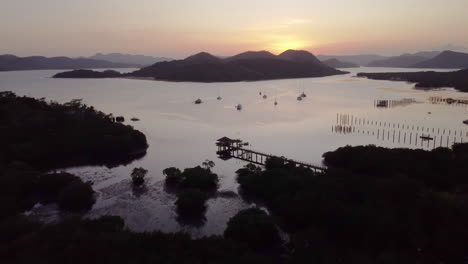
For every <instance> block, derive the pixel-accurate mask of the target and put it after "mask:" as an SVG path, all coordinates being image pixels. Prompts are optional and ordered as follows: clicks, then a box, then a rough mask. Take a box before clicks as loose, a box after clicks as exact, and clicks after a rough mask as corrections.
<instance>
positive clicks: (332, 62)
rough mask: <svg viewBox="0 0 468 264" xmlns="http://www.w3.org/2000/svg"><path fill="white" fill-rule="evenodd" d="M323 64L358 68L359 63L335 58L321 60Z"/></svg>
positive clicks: (334, 66) (333, 66)
mask: <svg viewBox="0 0 468 264" xmlns="http://www.w3.org/2000/svg"><path fill="white" fill-rule="evenodd" d="M322 62H323V63H324V64H326V65H328V66H330V67H332V68H338V69H339V68H359V65H357V64H354V63H351V62H344V61H340V60H337V59H328V60H325V61H322Z"/></svg>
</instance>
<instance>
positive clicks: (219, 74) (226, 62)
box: [57, 50, 346, 82]
mask: <svg viewBox="0 0 468 264" xmlns="http://www.w3.org/2000/svg"><path fill="white" fill-rule="evenodd" d="M271 55H273V54H271ZM271 55H268V54H267V53H265V52H247V53H241V54H239V55H236V56H233V57H234V59H233V57H230V58H227V59H221V58H218V57H215V56H213V55H211V54H209V53H206V52H201V53H198V54H195V55H193V56H190V57H188V58H186V59H184V60H176V61H170V62H167V61H165V62H158V63H155V64H154V65H151V66H149V67H145V68H142V69H140V70H137V71H135V72H132V73H128V74H122V75H121V76H123V77H145V78H148V77H149V78H154V79H156V80H165V81H187V82H239V81H258V80H272V79H287V78H307V77H322V76H329V75H336V74H345V73H346V72H343V71H339V70H336V69H333V68H331V67H329V66H327V65H325V64H323V63H321V62H320V61H318V60H317V58H315V56H314V55H312V54H311V53H309V52H306V51H292V50H291V51H287V52H285V53H283V54H281V55H279V56H275V55H273V56H271ZM82 73H83V72H78V71H73V72H70V73H67V76H80V75H81V74H82ZM94 75H95V73H89V72H87V73H86V75H85V76H81V77H80V78H94V77H93V76H94ZM57 77H60V76H57Z"/></svg>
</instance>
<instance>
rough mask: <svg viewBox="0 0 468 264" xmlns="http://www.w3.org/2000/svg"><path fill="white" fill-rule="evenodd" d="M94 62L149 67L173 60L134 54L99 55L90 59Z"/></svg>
mask: <svg viewBox="0 0 468 264" xmlns="http://www.w3.org/2000/svg"><path fill="white" fill-rule="evenodd" d="M89 59H94V60H105V61H110V62H116V63H125V64H134V65H140V66H149V65H152V64H155V63H156V62H161V61H171V60H172V59H169V58H164V57H152V56H145V55H132V54H121V53H109V54H102V53H97V54H96V55H94V56H91V57H89Z"/></svg>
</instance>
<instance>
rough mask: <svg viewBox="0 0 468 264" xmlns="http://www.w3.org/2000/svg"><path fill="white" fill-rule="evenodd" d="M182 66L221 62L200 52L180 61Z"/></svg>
mask: <svg viewBox="0 0 468 264" xmlns="http://www.w3.org/2000/svg"><path fill="white" fill-rule="evenodd" d="M182 62H183V63H184V64H203V63H214V64H219V63H222V60H221V59H220V58H218V57H215V56H213V55H211V54H209V53H207V52H200V53H197V54H195V55H192V56H189V57H187V58H186V59H185V60H182Z"/></svg>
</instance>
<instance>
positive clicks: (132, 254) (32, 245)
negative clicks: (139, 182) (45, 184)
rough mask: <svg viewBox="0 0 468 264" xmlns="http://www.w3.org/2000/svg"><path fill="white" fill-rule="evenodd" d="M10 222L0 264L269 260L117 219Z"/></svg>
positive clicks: (206, 240) (225, 245) (219, 241)
mask: <svg viewBox="0 0 468 264" xmlns="http://www.w3.org/2000/svg"><path fill="white" fill-rule="evenodd" d="M9 223H10V224H9V225H8V226H9V229H8V230H6V231H7V232H8V237H5V236H0V240H1V241H5V240H8V241H9V243H8V244H4V243H0V259H1V260H2V263H38V264H43V263H44V264H45V263H47V264H55V263H57V264H58V263H60V264H62V263H69V264H74V263H76V264H81V263H90V264H93V263H96V264H97V263H115V264H118V263H128V264H132V263H140V264H146V263H148V264H149V263H168V264H169V263H171V264H172V263H181V264H184V263H185V264H193V263H230V264H237V263H246V264H247V263H252V264H253V263H255V264H257V263H271V261H269V260H268V259H266V258H265V257H261V256H259V255H256V254H255V253H253V252H252V251H250V250H249V249H247V248H245V247H242V246H239V245H237V244H236V243H232V242H230V241H227V240H224V239H222V238H219V237H209V238H202V239H199V240H192V239H191V238H190V236H189V235H187V234H183V233H176V234H163V233H160V232H154V233H132V232H130V231H127V230H125V229H124V223H123V220H122V219H121V218H119V217H111V216H106V217H103V218H100V219H97V220H79V219H69V220H66V221H64V222H62V223H59V224H53V225H47V226H44V227H42V228H41V226H40V225H37V224H34V223H30V222H29V221H28V220H22V221H13V220H10V221H9ZM1 227H4V225H1V226H0V231H2V235H3V234H5V233H3V229H1ZM15 230H18V231H15Z"/></svg>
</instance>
